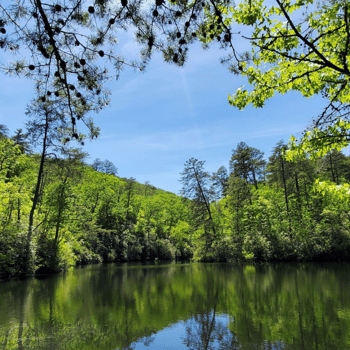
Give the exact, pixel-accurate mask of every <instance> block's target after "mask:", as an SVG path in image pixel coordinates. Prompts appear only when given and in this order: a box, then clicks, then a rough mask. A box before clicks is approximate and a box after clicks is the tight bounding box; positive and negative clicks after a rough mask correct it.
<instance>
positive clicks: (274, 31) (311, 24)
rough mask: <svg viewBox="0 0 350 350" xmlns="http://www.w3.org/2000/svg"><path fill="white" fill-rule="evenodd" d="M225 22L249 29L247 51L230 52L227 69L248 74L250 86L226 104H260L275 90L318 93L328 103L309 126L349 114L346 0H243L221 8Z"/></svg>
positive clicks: (349, 23)
mask: <svg viewBox="0 0 350 350" xmlns="http://www.w3.org/2000/svg"><path fill="white" fill-rule="evenodd" d="M222 12H223V13H224V14H225V15H226V16H227V17H228V18H227V21H228V22H229V24H230V25H231V24H233V23H236V24H239V25H245V26H250V27H252V35H251V36H244V35H242V37H243V38H244V39H246V40H248V41H249V42H250V43H251V45H252V49H251V52H250V54H247V55H245V56H240V57H239V59H238V61H237V59H236V56H231V59H230V58H229V59H227V60H226V63H228V64H229V67H230V69H231V71H233V72H234V73H236V74H241V75H242V76H245V77H247V79H248V83H249V84H250V85H251V86H252V90H251V91H248V89H245V88H243V87H242V88H240V89H238V90H237V91H236V93H235V94H233V95H232V96H229V102H230V104H231V105H233V106H235V107H238V108H239V109H244V108H245V107H246V106H247V105H248V104H252V105H253V106H254V107H263V106H264V104H265V102H266V101H267V100H268V99H270V98H271V97H273V96H274V95H275V93H280V94H284V93H286V92H288V91H298V92H300V93H301V94H302V95H303V96H304V97H311V96H313V95H317V94H321V95H322V96H323V97H324V98H325V99H327V100H328V101H329V104H328V106H327V107H326V108H325V110H324V111H323V113H321V114H320V115H319V116H318V117H317V118H315V119H314V126H316V127H319V128H323V127H327V126H328V125H332V124H333V123H335V122H336V121H337V119H338V118H339V117H342V118H343V119H347V118H348V114H349V105H348V104H349V102H350V86H349V79H350V69H349V68H350V62H349V57H350V6H349V4H348V2H347V1H343V0H340V1H324V2H322V3H321V2H317V1H314V0H306V1H304V0H296V1H292V0H285V1H281V0H275V1H274V4H273V5H272V6H270V5H267V3H266V2H264V1H263V0H246V1H242V2H241V3H240V4H239V5H238V6H237V7H233V6H231V7H227V8H223V9H222Z"/></svg>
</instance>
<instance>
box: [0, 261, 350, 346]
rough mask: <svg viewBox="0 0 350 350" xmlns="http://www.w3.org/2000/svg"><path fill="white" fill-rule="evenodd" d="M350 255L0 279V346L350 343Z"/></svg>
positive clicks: (111, 267)
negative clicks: (322, 260)
mask: <svg viewBox="0 0 350 350" xmlns="http://www.w3.org/2000/svg"><path fill="white" fill-rule="evenodd" d="M349 277H350V263H342V264H340V263H329V264H311V263H306V264H268V265H239V264H174V263H173V264H158V265H148V266H142V265H117V264H101V265H91V266H87V267H84V268H78V269H74V270H70V271H69V272H67V273H65V274H61V275H55V276H49V277H47V278H41V279H38V278H31V279H27V280H23V281H21V280H14V281H9V282H0V349H59V350H61V349H69V350H70V349H72V350H73V349H101V350H102V349H135V350H140V349H152V350H157V349H166V350H167V349H169V350H172V349H174V350H177V349H181V350H185V349H192V350H195V349H201V350H202V349H244V350H245V349H247V350H248V349H249V350H250V349H252V350H258V349H259V350H260V349H271V350H272V349H273V350H277V349H296V350H300V349H305V350H311V349H317V350H322V349H325V350H326V349H328V350H331V349H334V350H346V349H350V278H349Z"/></svg>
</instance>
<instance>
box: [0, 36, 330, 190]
mask: <svg viewBox="0 0 350 350" xmlns="http://www.w3.org/2000/svg"><path fill="white" fill-rule="evenodd" d="M121 38H122V40H121V44H120V50H121V53H122V54H124V55H125V56H127V57H133V58H137V53H138V47H137V45H136V44H135V43H134V41H133V37H132V35H131V34H123V35H122V36H121ZM190 49H191V51H190V56H189V60H188V62H187V63H186V65H185V67H184V68H178V67H175V66H172V65H169V64H167V63H164V62H163V61H162V58H161V56H160V55H155V56H154V57H153V60H152V61H151V63H150V64H149V66H148V67H147V70H146V72H145V73H141V72H134V71H133V70H131V69H130V70H125V71H124V72H122V74H121V76H120V79H119V80H118V81H113V82H111V84H110V89H111V91H112V102H111V106H109V107H107V108H106V109H105V110H104V111H102V112H100V113H99V114H95V115H93V118H94V120H95V123H96V125H98V126H99V127H100V128H101V135H100V138H99V139H98V140H94V141H92V142H90V141H88V142H86V145H85V147H84V151H86V152H88V153H89V154H90V159H89V160H88V162H90V163H91V162H92V161H93V160H94V159H95V158H100V159H102V160H104V159H108V160H110V161H112V162H113V163H114V164H115V166H116V167H117V168H118V174H119V176H121V177H134V178H136V180H137V181H139V182H141V183H143V182H145V181H150V183H151V184H152V185H154V186H156V187H159V188H162V189H164V190H167V191H171V192H174V193H178V192H179V190H180V188H181V184H180V183H179V181H178V180H179V179H180V172H181V171H182V170H183V165H184V163H185V161H186V160H188V159H189V158H191V157H195V158H197V159H199V160H205V161H206V164H205V167H206V170H207V171H210V172H214V171H216V170H217V169H218V168H219V167H220V166H221V165H224V166H226V167H228V162H229V159H230V157H231V153H232V149H234V148H236V146H237V144H238V143H239V142H240V141H244V142H246V143H247V144H248V145H249V146H253V147H256V148H259V149H260V150H262V151H263V152H265V156H266V158H268V156H269V155H270V153H271V150H272V148H273V147H274V145H275V144H276V143H277V142H278V141H279V140H281V139H284V140H285V141H287V140H288V139H289V137H290V136H291V135H292V134H293V135H297V134H298V133H299V132H300V131H302V130H303V129H304V128H305V126H306V125H308V124H309V123H310V121H311V119H312V117H313V116H316V115H317V114H319V112H320V111H321V110H322V107H323V106H324V105H325V101H324V100H322V99H321V97H318V96H316V97H314V98H311V99H306V98H303V97H302V96H301V95H300V94H298V93H289V94H287V95H284V96H279V95H277V96H275V97H274V98H273V99H272V100H270V101H268V102H267V103H266V106H265V107H264V108H262V109H254V108H252V107H248V108H247V109H246V110H244V111H239V110H237V109H235V108H234V107H231V106H229V104H228V102H227V96H228V94H232V93H234V92H235V90H236V89H237V88H239V87H240V86H241V85H243V84H245V83H246V81H245V80H244V79H243V78H241V77H237V76H234V75H232V74H231V73H229V72H228V71H227V69H226V68H225V67H224V66H222V65H221V64H220V63H219V58H220V57H222V56H223V55H224V52H223V51H221V50H219V48H218V47H216V46H213V47H212V48H211V49H209V50H206V51H203V50H202V49H201V48H200V47H199V46H194V47H192V48H190ZM3 60H4V57H1V53H0V61H2V62H3ZM1 81H2V84H0V104H1V109H0V124H5V125H7V126H8V127H9V129H10V134H13V132H14V131H15V130H16V129H17V128H23V124H24V122H25V115H24V112H25V106H26V104H27V103H28V101H29V100H30V98H31V97H33V93H32V90H33V87H32V83H31V82H30V81H28V80H24V79H18V78H13V77H7V76H5V77H4V76H2V78H1Z"/></svg>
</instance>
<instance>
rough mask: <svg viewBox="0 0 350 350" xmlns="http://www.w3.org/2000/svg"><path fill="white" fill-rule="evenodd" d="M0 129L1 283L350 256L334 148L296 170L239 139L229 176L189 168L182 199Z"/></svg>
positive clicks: (344, 159)
mask: <svg viewBox="0 0 350 350" xmlns="http://www.w3.org/2000/svg"><path fill="white" fill-rule="evenodd" d="M0 131H2V133H1V137H0V225H1V227H0V275H1V277H2V278H6V277H11V276H15V275H27V274H30V273H33V272H35V271H36V272H53V271H60V270H64V269H67V268H68V267H69V266H72V265H75V264H86V263H95V262H113V261H120V262H122V261H145V260H151V261H153V260H155V259H159V260H163V259H195V260H200V261H231V260H255V261H272V260H278V261H285V260H298V261H309V260H339V259H341V260H345V259H348V258H349V251H350V233H349V227H350V226H349V209H350V206H349V200H348V196H344V195H342V193H343V192H342V191H341V189H342V187H341V186H339V187H337V185H341V184H343V183H348V182H350V158H349V157H348V156H345V155H344V154H343V153H341V152H338V151H332V152H331V153H329V154H327V155H326V156H324V157H322V158H318V159H316V160H310V159H304V160H300V161H297V162H293V163H292V162H288V161H287V160H286V159H285V156H284V150H285V149H286V147H287V146H286V145H284V144H283V143H282V142H279V143H278V144H277V145H276V146H275V147H271V148H273V151H272V154H271V155H270V156H269V157H268V160H266V159H267V158H265V156H264V154H263V153H262V152H261V151H260V150H258V149H256V148H252V147H249V146H248V145H246V144H245V143H244V142H241V143H239V144H238V145H237V147H236V148H235V149H233V151H232V157H231V159H228V164H229V170H227V169H226V168H225V167H224V166H222V167H220V169H218V171H217V172H214V173H212V174H210V173H208V172H206V171H205V169H204V161H199V160H197V159H194V158H191V159H190V160H188V161H187V162H186V163H185V167H184V170H183V172H182V173H181V174H180V175H179V180H180V181H181V183H182V185H183V188H182V193H181V194H182V196H177V195H175V194H173V193H170V192H166V191H163V190H160V189H157V188H155V187H153V186H152V185H150V184H140V183H138V182H137V181H136V180H135V179H133V178H131V179H125V178H119V177H118V176H117V174H116V168H115V167H114V165H113V164H112V163H111V162H108V161H100V160H96V161H95V162H94V163H93V166H90V165H87V164H86V162H85V159H86V156H87V155H86V154H84V153H82V151H81V150H79V149H73V148H69V147H68V146H67V144H66V145H64V144H60V145H59V146H57V147H56V148H52V149H51V151H50V152H49V151H47V150H46V149H45V148H43V149H44V150H45V152H43V153H42V154H34V153H32V152H31V148H32V144H31V142H30V139H28V138H27V136H26V134H23V133H22V132H21V131H18V132H17V133H16V134H15V135H14V136H13V137H8V136H7V135H6V127H4V126H2V129H1V130H0ZM95 169H96V170H95ZM315 182H318V183H323V184H327V183H328V184H334V186H333V187H332V188H333V190H332V191H324V192H322V188H323V187H322V186H317V187H315ZM337 189H339V191H337ZM28 247H29V253H30V258H28Z"/></svg>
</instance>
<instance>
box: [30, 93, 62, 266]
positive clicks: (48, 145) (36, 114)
mask: <svg viewBox="0 0 350 350" xmlns="http://www.w3.org/2000/svg"><path fill="white" fill-rule="evenodd" d="M26 114H27V115H28V116H29V121H28V122H27V124H26V127H27V131H28V135H29V139H30V140H31V144H32V145H33V146H34V147H35V146H39V147H40V161H39V169H38V173H37V180H36V184H35V188H34V193H33V197H32V206H31V210H30V214H29V223H28V233H27V260H28V262H27V266H28V268H30V267H31V263H30V260H31V259H32V256H31V243H32V234H33V225H34V213H35V210H36V208H37V205H38V203H39V199H40V190H41V185H42V179H43V174H44V165H45V161H46V158H47V156H48V151H49V149H52V150H53V151H57V150H58V149H59V148H61V147H62V145H61V144H60V141H61V139H62V137H63V135H64V131H65V130H66V128H67V125H66V122H65V119H64V118H63V116H62V115H60V114H59V113H57V111H56V109H55V108H54V107H53V106H52V104H50V103H48V102H47V103H41V102H39V101H37V100H34V101H33V102H32V104H31V105H29V106H28V109H27V112H26ZM27 272H28V273H30V271H29V270H28V271H27Z"/></svg>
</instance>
